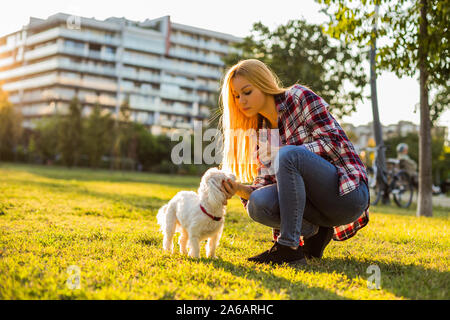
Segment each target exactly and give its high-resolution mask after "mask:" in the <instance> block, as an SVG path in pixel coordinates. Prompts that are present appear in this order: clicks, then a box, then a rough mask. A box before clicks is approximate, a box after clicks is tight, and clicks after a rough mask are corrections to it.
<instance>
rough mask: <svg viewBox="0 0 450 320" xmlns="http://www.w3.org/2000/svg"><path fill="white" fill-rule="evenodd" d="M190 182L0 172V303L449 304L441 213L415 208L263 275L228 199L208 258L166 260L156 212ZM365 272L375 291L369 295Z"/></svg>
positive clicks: (254, 231)
mask: <svg viewBox="0 0 450 320" xmlns="http://www.w3.org/2000/svg"><path fill="white" fill-rule="evenodd" d="M198 183H199V178H196V177H185V176H169V175H155V174H139V173H123V172H110V171H107V170H97V171H93V170H89V169H71V170H66V169H63V168H57V167H43V166H29V165H13V164H5V163H0V299H450V290H449V288H450V273H449V256H450V235H449V227H450V223H449V210H448V209H447V210H446V209H443V208H435V210H434V216H433V217H432V218H423V217H421V218H417V217H415V208H411V209H408V210H406V209H399V208H397V207H395V206H394V205H392V206H390V207H380V206H378V207H372V210H371V221H370V222H369V225H368V226H367V227H365V228H364V229H362V230H361V231H360V232H359V233H358V234H357V235H356V236H355V237H354V238H352V239H350V240H348V241H343V242H336V241H333V242H332V243H331V244H330V245H329V246H328V247H327V250H326V252H325V254H324V258H323V259H321V260H311V261H309V265H308V266H307V267H301V268H294V267H289V266H277V267H272V266H261V265H255V264H252V263H249V262H247V261H246V257H249V256H251V255H255V254H257V253H260V252H261V251H263V250H266V249H268V248H269V247H270V246H271V244H272V243H271V241H270V240H271V230H270V229H269V228H267V227H264V226H262V225H259V224H257V223H255V222H252V221H251V220H250V219H249V218H248V217H247V215H246V213H245V211H244V209H243V207H242V205H241V203H240V201H239V199H238V198H236V197H235V198H233V199H232V200H231V201H229V204H228V213H227V218H226V221H225V230H224V233H223V236H222V239H221V244H220V246H219V248H218V250H217V255H218V259H216V260H210V259H206V258H201V259H199V260H196V259H190V258H188V257H185V256H182V255H180V254H178V253H177V254H175V255H173V256H170V255H167V254H165V253H163V251H162V234H161V233H159V232H158V226H157V224H156V219H155V216H156V212H157V210H158V208H159V207H160V206H162V205H163V204H164V203H166V202H167V201H168V200H169V199H170V198H171V197H172V196H174V195H175V194H176V193H177V192H178V191H180V190H196V189H197V188H198ZM176 248H178V245H177V246H176ZM204 253H205V251H204V248H202V252H201V254H202V255H203V256H204ZM72 265H75V266H77V267H78V268H79V270H80V288H79V289H75V290H73V289H70V288H69V287H68V286H67V279H68V278H69V276H70V273H68V268H69V266H72ZM371 265H376V266H378V267H379V270H380V279H381V288H380V289H378V290H377V289H370V288H368V279H369V277H371V275H372V274H373V273H368V272H367V270H368V267H369V266H371Z"/></svg>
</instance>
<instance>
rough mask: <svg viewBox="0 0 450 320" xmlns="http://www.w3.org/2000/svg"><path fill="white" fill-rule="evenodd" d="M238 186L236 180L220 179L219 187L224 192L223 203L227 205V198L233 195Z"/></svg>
mask: <svg viewBox="0 0 450 320" xmlns="http://www.w3.org/2000/svg"><path fill="white" fill-rule="evenodd" d="M238 188H239V183H238V182H234V181H232V180H231V179H226V180H223V181H222V185H221V187H220V189H221V190H222V192H223V193H224V194H225V200H224V203H223V204H224V205H227V201H228V199H231V197H233V196H234V195H235V193H236V192H237V190H238Z"/></svg>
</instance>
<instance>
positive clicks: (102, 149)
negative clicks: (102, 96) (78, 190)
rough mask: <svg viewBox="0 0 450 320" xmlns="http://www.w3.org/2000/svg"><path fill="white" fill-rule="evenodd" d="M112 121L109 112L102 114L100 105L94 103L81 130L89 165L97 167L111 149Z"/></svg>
mask: <svg viewBox="0 0 450 320" xmlns="http://www.w3.org/2000/svg"><path fill="white" fill-rule="evenodd" d="M113 126H114V122H113V119H112V117H111V113H106V114H104V115H102V110H101V107H100V105H98V104H97V105H95V106H94V107H93V109H92V113H91V114H90V116H89V117H88V118H87V119H86V126H85V128H84V130H83V140H84V141H83V145H84V151H85V152H86V154H87V156H88V158H89V165H90V166H91V167H94V168H97V167H98V166H99V164H100V160H101V158H102V156H103V155H105V153H106V152H107V151H109V150H110V149H111V142H112V141H111V140H112V139H111V131H112V129H113Z"/></svg>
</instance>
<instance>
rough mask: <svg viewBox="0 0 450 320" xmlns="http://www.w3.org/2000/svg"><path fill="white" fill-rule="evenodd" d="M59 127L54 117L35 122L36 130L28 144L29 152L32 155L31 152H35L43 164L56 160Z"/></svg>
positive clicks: (56, 118)
mask: <svg viewBox="0 0 450 320" xmlns="http://www.w3.org/2000/svg"><path fill="white" fill-rule="evenodd" d="M59 125H60V122H59V118H58V117H56V116H55V117H49V118H44V119H40V120H39V121H37V122H36V128H35V130H34V133H33V135H32V136H31V138H30V142H29V152H30V153H31V154H34V152H33V151H34V150H35V152H36V154H37V156H38V157H40V158H41V159H42V162H43V163H48V162H53V161H55V160H56V155H57V154H58V146H59V132H60V129H59ZM33 144H34V146H33ZM30 145H31V146H30Z"/></svg>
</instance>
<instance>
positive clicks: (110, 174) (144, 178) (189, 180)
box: [0, 164, 200, 188]
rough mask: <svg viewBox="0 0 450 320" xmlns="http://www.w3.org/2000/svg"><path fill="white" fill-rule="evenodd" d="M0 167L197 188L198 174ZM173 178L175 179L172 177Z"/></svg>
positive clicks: (54, 176)
mask: <svg viewBox="0 0 450 320" xmlns="http://www.w3.org/2000/svg"><path fill="white" fill-rule="evenodd" d="M0 168H5V169H12V170H14V171H18V172H20V171H22V172H26V173H30V174H34V175H36V176H41V177H45V178H49V179H55V180H66V181H70V180H78V181H104V182H137V183H154V184H163V185H167V186H172V187H176V188H197V187H198V184H199V182H200V177H199V176H182V175H171V174H162V173H150V172H135V171H116V170H108V169H89V168H66V167H58V166H40V165H17V164H11V165H9V164H6V165H3V166H0ZM174 178H175V179H174Z"/></svg>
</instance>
